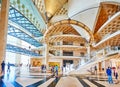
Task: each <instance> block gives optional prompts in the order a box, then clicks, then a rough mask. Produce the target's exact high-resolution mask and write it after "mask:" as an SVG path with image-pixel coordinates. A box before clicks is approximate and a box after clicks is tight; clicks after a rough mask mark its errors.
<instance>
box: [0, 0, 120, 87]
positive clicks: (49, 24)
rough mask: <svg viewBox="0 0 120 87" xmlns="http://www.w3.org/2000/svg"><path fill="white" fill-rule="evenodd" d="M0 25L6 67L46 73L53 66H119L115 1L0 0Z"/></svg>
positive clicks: (68, 70) (69, 70)
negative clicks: (43, 69)
mask: <svg viewBox="0 0 120 87" xmlns="http://www.w3.org/2000/svg"><path fill="white" fill-rule="evenodd" d="M0 28H1V30H0V35H1V36H0V43H1V44H0V63H2V61H3V60H4V61H5V63H6V65H7V63H8V62H9V63H10V64H11V67H12V68H13V66H15V67H19V68H17V69H20V67H23V68H21V70H25V71H26V72H27V70H26V69H28V67H29V68H30V70H29V72H30V71H31V72H34V73H38V72H41V71H42V68H41V67H45V73H49V72H50V71H51V68H52V67H53V66H56V65H57V66H58V68H59V73H61V72H62V71H63V72H64V73H65V75H81V74H94V68H95V67H97V72H99V73H103V72H104V71H105V69H106V68H107V67H111V68H113V69H114V68H115V69H117V68H119V67H120V0H89V2H88V0H0ZM21 70H17V71H16V73H17V74H18V73H20V71H21ZM22 72H23V71H22ZM22 72H21V73H22ZM43 72H44V71H43ZM27 73H28V72H27ZM17 80H18V79H17ZM19 80H20V79H19ZM32 81H33V80H30V82H31V83H34V81H33V82H32ZM38 81H39V80H38ZM36 82H37V81H36ZM51 82H52V81H51ZM76 82H77V81H76ZM18 83H19V82H18ZM19 84H23V83H22V82H21V83H19ZM24 85H25V84H24ZM27 85H28V84H27ZM27 85H25V86H27ZM14 86H15V85H14ZM37 86H38V85H37ZM37 86H30V87H37ZM8 87H9V86H8ZM11 87H12V86H11ZM15 87H19V86H15ZM20 87H21V86H20ZM40 87H42V86H40ZM43 87H46V86H43ZM49 87H54V86H49ZM56 87H59V86H56ZM60 87H65V86H60ZM66 87H81V86H66ZM85 87H89V86H85ZM99 87H103V86H99ZM116 87H118V86H116Z"/></svg>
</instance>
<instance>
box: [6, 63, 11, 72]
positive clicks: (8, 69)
mask: <svg viewBox="0 0 120 87" xmlns="http://www.w3.org/2000/svg"><path fill="white" fill-rule="evenodd" d="M7 72H10V63H9V62H8V68H7Z"/></svg>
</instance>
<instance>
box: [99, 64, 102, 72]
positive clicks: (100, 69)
mask: <svg viewBox="0 0 120 87" xmlns="http://www.w3.org/2000/svg"><path fill="white" fill-rule="evenodd" d="M98 64H99V72H101V71H102V63H101V62H99V63H98Z"/></svg>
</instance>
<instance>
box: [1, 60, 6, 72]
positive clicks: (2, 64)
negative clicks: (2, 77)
mask: <svg viewBox="0 0 120 87" xmlns="http://www.w3.org/2000/svg"><path fill="white" fill-rule="evenodd" d="M1 69H2V71H1V73H2V74H4V73H5V62H4V61H3V62H2V63H1Z"/></svg>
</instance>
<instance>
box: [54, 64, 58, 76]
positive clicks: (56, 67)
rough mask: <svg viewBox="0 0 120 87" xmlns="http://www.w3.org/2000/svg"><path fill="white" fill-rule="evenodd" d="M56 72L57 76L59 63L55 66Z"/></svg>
mask: <svg viewBox="0 0 120 87" xmlns="http://www.w3.org/2000/svg"><path fill="white" fill-rule="evenodd" d="M55 74H56V77H58V66H57V65H56V66H55Z"/></svg>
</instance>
